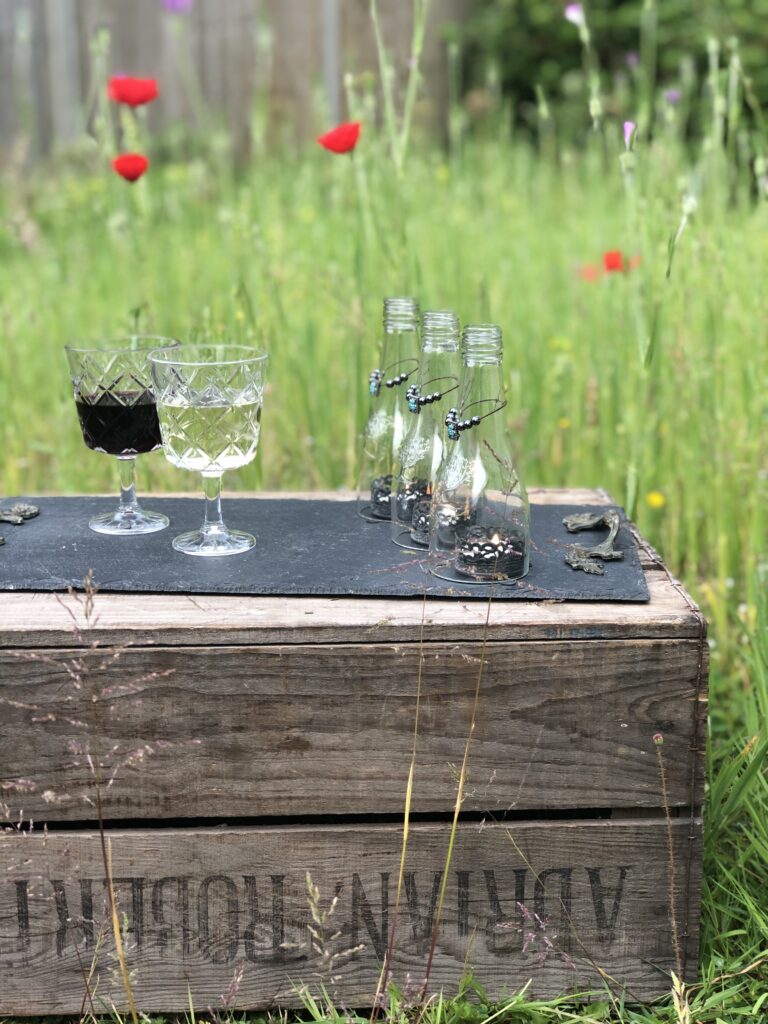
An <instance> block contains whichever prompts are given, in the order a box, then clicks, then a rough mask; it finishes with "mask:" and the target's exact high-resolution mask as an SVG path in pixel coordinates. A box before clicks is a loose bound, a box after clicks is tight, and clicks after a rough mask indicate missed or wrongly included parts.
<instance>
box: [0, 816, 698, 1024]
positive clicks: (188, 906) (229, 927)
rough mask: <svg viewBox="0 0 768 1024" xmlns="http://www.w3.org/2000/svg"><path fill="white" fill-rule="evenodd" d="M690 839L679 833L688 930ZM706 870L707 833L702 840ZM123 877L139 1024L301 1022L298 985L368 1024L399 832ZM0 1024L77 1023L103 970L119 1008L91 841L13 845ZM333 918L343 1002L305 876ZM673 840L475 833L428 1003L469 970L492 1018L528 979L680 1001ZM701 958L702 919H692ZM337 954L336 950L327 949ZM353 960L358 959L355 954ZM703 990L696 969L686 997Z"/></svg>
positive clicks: (1, 905)
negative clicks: (272, 1008)
mask: <svg viewBox="0 0 768 1024" xmlns="http://www.w3.org/2000/svg"><path fill="white" fill-rule="evenodd" d="M688 828H689V823H688V822H681V823H679V822H676V823H675V824H674V825H673V836H674V850H675V858H676V861H677V873H676V876H677V880H678V884H679V890H678V891H677V892H676V894H675V895H676V904H677V908H678V913H679V914H681V913H682V907H683V900H684V883H685V879H684V877H683V876H684V864H685V848H686V844H687V842H688V838H687V836H688ZM695 831H696V836H695V845H696V849H695V858H696V861H697V862H698V858H699V857H700V842H701V834H700V833H701V830H700V825H699V823H697V825H696V830H695ZM448 833H449V826H448V825H439V826H438V825H433V826H417V827H416V828H415V829H414V831H413V833H412V838H411V842H410V847H409V855H408V860H407V868H406V874H405V879H404V886H403V896H402V901H401V906H400V911H399V914H398V918H397V921H398V929H397V940H396V947H395V948H396V952H395V956H394V960H393V963H392V969H393V974H394V977H395V979H396V980H397V981H398V982H399V983H400V984H401V985H402V984H404V983H405V981H406V978H407V976H408V975H410V978H411V979H412V982H413V983H414V984H418V983H420V982H421V980H422V979H423V977H424V972H425V964H426V960H427V955H428V950H429V945H430V936H431V932H432V926H433V923H434V919H435V908H436V901H437V893H438V891H439V887H440V884H441V880H442V870H443V867H444V858H445V850H446V844H447V840H448ZM109 838H110V842H111V846H112V861H113V876H114V879H115V890H116V893H117V897H118V903H119V912H120V914H121V916H122V917H123V918H124V925H125V928H126V931H125V940H126V949H127V961H128V967H129V969H130V971H131V974H132V978H133V985H134V991H135V995H136V1000H137V1003H138V1005H139V1007H140V1008H141V1009H142V1010H145V1011H148V1010H179V1011H182V1010H185V1009H186V1008H187V1007H188V1005H189V993H191V996H192V999H193V1001H194V1003H195V1005H196V1006H197V1007H198V1008H200V1009H206V1008H207V1007H208V1006H211V1005H213V1006H216V1005H219V1004H220V1001H221V996H222V993H224V992H226V991H227V989H228V988H229V986H230V984H231V983H232V979H233V977H234V976H235V974H236V973H240V972H241V971H242V977H241V980H240V983H239V987H238V989H237V996H236V998H235V1002H234V1005H235V1006H238V1007H250V1008H259V1007H265V1006H268V1005H273V1004H275V1003H280V1004H283V1005H296V1004H297V1001H298V998H297V993H296V990H295V987H294V986H295V985H297V984H299V983H306V984H308V985H310V986H314V989H315V990H317V988H318V986H319V984H320V983H321V982H325V984H326V986H327V987H328V988H329V991H331V992H333V994H334V998H335V999H336V1000H337V1001H342V1002H344V1003H345V1004H346V1005H348V1006H369V1005H370V1004H371V1001H372V997H373V993H374V991H375V988H376V982H377V978H378V972H379V963H380V959H381V957H382V956H383V955H384V949H385V946H386V942H387V936H388V934H389V929H390V928H391V926H392V925H393V923H394V920H395V892H396V886H397V872H398V862H399V854H400V841H401V830H400V829H399V828H397V827H381V826H380V827H373V826H357V827H348V828H325V829H323V828H316V829H310V828H293V829H287V828H286V829H246V830H219V831H216V830H202V831H198V832H194V831H174V830H156V831H139V830H132V831H128V832H113V833H111V835H110V837H109ZM0 864H1V865H2V876H1V877H2V882H1V883H0V1013H6V1014H20V1015H32V1014H42V1013H72V1012H77V1011H79V1009H80V1006H81V1003H82V1000H83V994H84V983H83V967H84V965H87V966H88V967H90V965H91V964H92V963H93V964H94V965H95V971H94V976H93V982H92V989H93V990H95V1002H96V1005H97V1007H98V1006H101V1005H105V1006H106V1005H109V1004H111V1001H112V1000H114V1002H115V1003H116V1005H118V1006H121V1007H122V1006H124V1005H125V997H124V994H123V993H122V991H121V987H120V980H119V976H118V972H117V970H116V960H115V956H114V944H113V941H112V939H111V937H110V932H109V928H108V926H107V925H106V923H105V907H106V900H105V881H104V878H105V874H104V868H103V863H102V855H101V850H100V841H99V836H98V834H97V833H90V834H83V833H77V832H71V833H66V834H65V833H59V834H55V833H50V834H49V835H48V836H47V837H46V836H43V835H35V834H32V835H28V836H18V835H9V834H6V835H5V836H3V837H0ZM307 872H309V873H310V874H311V877H312V880H313V882H314V884H316V885H317V886H319V889H320V903H321V905H322V907H325V908H327V906H328V905H329V903H330V901H331V900H332V898H333V896H334V895H337V896H338V906H337V908H336V910H335V913H334V915H333V918H332V919H331V922H330V924H329V927H328V929H327V933H326V935H325V937H324V943H323V945H324V946H325V947H326V949H327V951H328V953H329V954H330V955H331V956H332V957H334V958H335V959H333V961H332V965H333V966H332V973H333V976H334V979H335V980H334V981H333V982H331V981H330V980H329V977H328V972H327V970H326V969H324V968H323V965H322V963H321V957H320V956H319V955H318V953H317V951H313V949H312V947H311V945H310V943H309V936H308V933H307V923H308V919H309V908H308V900H307V888H306V880H305V878H306V873H307ZM667 877H668V868H667V853H666V838H665V825H664V822H663V821H650V820H640V821H624V822H621V823H611V822H601V823H589V822H573V823H541V824H538V825H515V826H513V827H512V828H510V829H507V828H503V827H498V826H486V827H484V828H479V827H476V826H461V827H460V831H459V835H458V838H457V845H456V850H455V855H454V860H453V863H452V865H451V870H450V874H449V878H448V881H447V890H446V893H447V895H446V901H445V904H444V915H443V919H442V927H441V931H440V937H439V940H438V945H437V951H436V956H435V961H434V969H433V972H432V975H431V978H430V988H431V990H433V991H434V990H436V989H438V988H441V987H444V988H445V989H446V991H453V990H455V987H456V985H457V983H458V980H459V977H460V975H461V973H462V967H463V965H464V963H465V962H466V963H468V964H471V965H472V967H473V968H474V970H475V972H476V975H477V977H478V979H479V981H480V982H481V983H482V984H483V985H485V986H487V988H488V989H489V992H490V994H491V996H492V997H493V998H500V997H502V996H503V995H504V993H505V992H510V991H514V990H515V989H517V988H519V987H520V986H522V985H523V984H525V983H526V982H527V981H528V980H529V979H532V988H531V995H535V996H541V997H548V996H553V995H555V994H557V993H560V992H567V991H583V990H584V988H585V987H589V986H592V987H595V988H600V987H601V983H600V977H599V975H598V974H597V972H596V971H595V966H597V967H599V968H600V969H602V970H604V971H606V972H607V974H608V975H610V976H611V977H613V978H614V979H616V981H617V983H618V985H619V986H620V987H622V988H625V989H626V991H627V993H628V997H629V998H630V999H644V1000H645V999H649V998H651V997H654V996H657V995H660V994H662V993H663V992H664V991H666V990H667V989H668V982H667V978H666V976H665V972H668V971H669V970H670V969H674V967H675V957H674V952H673V947H672V940H671V937H670V935H671V929H670V923H669V922H670V917H669V907H668V895H667ZM688 914H689V920H690V922H691V925H690V928H688V929H686V922H685V921H684V920H682V919H679V930H680V932H681V934H685V933H686V931H688V932H689V933H690V935H691V937H690V939H689V949H690V950H691V951H694V947H695V934H694V933H695V931H696V926H695V924H694V922H695V921H696V920H697V918H698V904H697V903H696V902H693V903H691V905H690V906H688ZM336 932H338V933H339V934H338V935H337V936H336V937H335V938H331V934H335V933H336ZM351 950H354V951H355V952H352V953H350V952H349V951H351ZM694 975H695V957H692V958H691V963H690V971H689V972H688V977H689V979H691V978H693V977H694Z"/></svg>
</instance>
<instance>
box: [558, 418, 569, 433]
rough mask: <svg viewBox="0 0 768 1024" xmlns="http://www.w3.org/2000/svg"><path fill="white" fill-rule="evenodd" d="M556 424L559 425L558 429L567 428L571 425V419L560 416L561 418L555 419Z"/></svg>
mask: <svg viewBox="0 0 768 1024" xmlns="http://www.w3.org/2000/svg"><path fill="white" fill-rule="evenodd" d="M557 425H558V427H559V429H560V430H568V428H569V427H570V425H571V421H570V420H569V419H568V417H567V416H562V417H561V418H560V419H559V420H558V421H557Z"/></svg>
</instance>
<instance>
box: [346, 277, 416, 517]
mask: <svg viewBox="0 0 768 1024" xmlns="http://www.w3.org/2000/svg"><path fill="white" fill-rule="evenodd" d="M418 356H419V304H418V302H417V301H416V299H413V298H409V297H402V296H401V297H396V298H390V299H385V300H384V340H383V344H382V352H381V362H380V364H379V367H380V368H377V369H375V370H373V372H372V373H371V375H370V377H369V379H368V392H369V395H370V401H371V406H370V411H369V413H368V420H367V422H366V424H365V430H364V431H363V446H362V457H361V462H360V475H359V478H358V488H357V495H358V504H357V507H358V513H359V515H361V516H362V517H363V518H364V519H366V520H368V521H369V522H381V521H385V520H387V519H389V517H390V495H391V493H392V478H393V474H394V468H395V462H396V460H397V455H398V452H399V451H400V446H401V444H402V443H403V438H404V437H405V429H406V425H407V424H406V417H407V416H408V401H407V399H406V397H405V392H406V390H407V387H408V382H409V381H410V380H412V379H413V378H414V376H415V374H416V371H417V370H418V367H419V358H418Z"/></svg>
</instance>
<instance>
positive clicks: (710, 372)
mask: <svg viewBox="0 0 768 1024" xmlns="http://www.w3.org/2000/svg"><path fill="white" fill-rule="evenodd" d="M374 135H375V133H374V132H373V130H372V129H368V128H366V131H365V133H364V136H363V142H362V143H361V145H360V147H359V148H358V151H357V152H356V154H355V157H354V161H353V160H352V159H351V158H348V157H342V158H339V157H332V156H330V155H329V154H327V153H325V152H323V151H321V150H320V149H319V148H312V149H310V150H308V151H306V152H305V153H304V154H302V155H301V156H300V157H298V156H293V157H291V156H289V155H286V154H283V155H281V156H280V157H277V156H271V155H270V154H269V153H267V152H262V153H261V154H260V155H259V158H258V159H257V160H256V161H254V163H253V165H252V167H251V168H250V169H249V170H248V172H247V173H246V174H245V176H242V177H235V176H233V174H232V173H231V172H230V170H229V169H228V168H227V167H226V166H225V165H224V164H223V163H222V161H221V160H220V159H219V158H217V157H216V156H215V153H214V151H213V150H212V151H211V155H210V156H197V157H195V158H190V160H188V161H186V162H182V161H177V162H174V163H169V164H166V165H164V166H163V165H159V164H158V165H157V166H156V167H153V168H152V170H151V172H150V174H149V176H148V177H147V178H146V179H145V180H144V181H143V182H141V183H139V184H138V185H137V186H135V187H131V186H127V185H126V184H125V183H123V182H122V181H120V180H119V179H117V178H116V177H112V176H111V174H110V172H108V171H102V170H101V169H100V168H99V167H98V166H96V165H95V163H94V161H93V159H92V158H91V157H90V156H89V155H88V154H87V153H83V154H79V155H77V156H76V157H75V158H73V159H71V160H70V161H68V162H67V163H66V165H65V166H64V167H59V168H57V169H55V170H54V169H53V168H44V169H41V170H38V171H36V172H35V173H34V174H32V175H27V176H26V177H24V176H22V175H20V174H18V173H14V172H13V171H11V172H9V173H8V174H7V175H6V177H5V179H4V180H3V182H2V191H1V192H0V269H1V272H2V288H1V289H0V410H2V413H1V415H0V451H2V457H1V458H0V493H6V494H13V493H27V494H34V493H36V492H41V491H54V492H76V491H94V490H113V489H115V487H116V476H115V466H114V464H113V462H112V460H109V459H107V458H105V457H102V456H99V455H96V454H92V453H88V452H86V451H85V449H84V447H83V444H82V440H81V437H80V433H79V429H78V425H77V420H76V416H75V410H74V405H73V402H72V397H71V392H70V388H69V384H68V380H67V371H66V364H65V361H64V356H63V352H62V346H63V345H64V343H65V342H67V341H70V340H73V339H82V338H88V337H93V336H96V335H111V334H116V333H120V332H122V331H125V330H126V329H127V328H129V327H130V326H131V325H132V324H133V323H134V322H135V320H136V318H137V317H138V321H139V324H140V327H141V329H142V330H145V331H147V332H157V333H163V334H169V335H174V336H178V337H180V338H188V337H191V336H192V335H196V334H200V333H205V334H215V335H217V334H220V335H223V336H231V337H235V338H238V339H257V340H259V341H263V342H265V343H266V345H267V346H268V349H269V352H270V360H271V363H270V370H269V378H270V382H269V387H268V392H267V395H266V400H265V413H264V421H263V432H262V443H261V451H260V454H259V459H258V461H257V463H256V464H254V465H253V466H251V467H248V468H247V469H246V470H244V471H242V472H240V473H237V474H232V475H231V477H229V478H227V479H226V481H225V486H226V487H227V488H228V489H229V490H235V489H238V488H253V487H264V488H275V489H281V488H282V489H291V488H302V489H306V488H321V487H325V488H336V487H344V486H349V485H351V484H352V483H353V480H354V468H355V458H356V448H357V437H358V431H359V429H360V427H361V424H362V421H363V419H364V416H365V411H366V378H367V372H368V371H369V370H370V369H371V368H372V367H373V366H374V365H375V364H376V355H377V340H378V335H379V319H380V307H381V299H382V297H383V296H384V295H387V294H397V293H403V292H407V293H413V294H416V295H418V296H419V298H420V299H421V303H422V308H438V307H446V306H447V307H452V308H455V309H456V310H457V311H458V312H459V314H460V316H461V318H462V320H463V321H465V322H468V321H484V320H492V321H495V322H497V323H499V324H501V325H502V327H503V330H504V335H505V352H506V355H505V366H506V375H507V383H508V399H509V405H508V408H507V414H508V421H509V427H510V430H511V431H512V432H513V436H514V439H515V446H516V449H517V452H518V455H519V464H520V468H521V470H522V472H523V476H524V478H525V480H526V482H527V483H528V484H529V485H534V484H535V485H573V486H601V487H605V488H607V489H608V490H610V491H611V492H612V493H613V494H614V495H615V496H616V497H617V498H619V499H624V498H625V497H626V496H628V497H629V499H630V504H632V503H633V496H634V495H636V496H637V504H636V517H637V520H638V523H639V526H640V528H641V530H642V531H643V532H644V533H645V534H646V535H647V536H648V537H649V538H650V539H651V540H652V541H653V542H654V543H655V544H656V545H657V546H658V548H659V549H660V551H661V552H662V553H663V555H664V557H665V558H666V560H667V562H668V564H669V565H670V566H671V567H672V569H673V571H674V572H675V573H677V574H679V575H680V576H681V577H682V578H683V579H684V580H685V582H686V585H687V586H688V587H689V589H691V590H692V591H693V592H694V594H695V595H696V596H697V598H698V599H699V600H700V601H701V602H702V604H703V606H704V609H705V611H706V613H707V615H708V617H709V619H710V621H711V646H712V651H711V654H712V679H711V698H712V700H711V720H710V732H711V735H710V754H709V765H710V785H709V791H708V805H707V833H706V851H705V869H704V875H705V883H704V907H703V933H702V954H701V977H702V982H701V984H700V985H699V986H696V987H695V988H694V989H693V990H692V991H691V992H690V994H689V999H690V1003H691V1007H692V1017H691V1020H695V1021H705V1022H712V1024H715V1022H718V1021H723V1022H727V1024H730V1022H732V1021H733V1022H736V1021H744V1020H750V1021H751V1020H756V1019H759V1015H760V1013H761V1012H763V1011H761V1007H763V1008H765V1006H768V1002H766V999H765V993H766V991H768V961H765V962H764V960H763V958H765V957H768V898H767V897H768V886H767V885H766V881H765V879H766V876H767V873H768V824H767V823H768V779H766V774H765V755H766V714H767V713H768V638H767V631H768V610H767V608H768V606H767V605H766V603H765V602H764V601H763V594H764V592H765V587H766V574H768V543H767V542H766V541H767V538H766V521H765V512H764V509H765V505H766V499H768V493H767V492H768V484H767V483H766V481H767V480H768V429H767V427H768V423H767V420H768V387H767V386H766V384H767V383H768V344H767V343H766V327H767V325H768V290H766V288H765V287H764V280H763V279H764V267H765V251H766V236H767V233H768V206H767V205H766V204H765V202H764V201H762V200H760V199H759V198H757V197H756V196H755V195H754V194H753V192H754V188H755V186H754V182H753V179H752V176H751V174H750V173H749V172H748V170H741V171H740V170H739V169H738V164H737V163H736V162H735V160H734V159H733V158H732V156H733V155H731V157H729V156H728V154H727V153H726V152H725V150H724V149H722V148H721V147H720V145H719V143H718V141H717V138H716V137H715V136H713V138H712V139H710V140H709V141H710V143H711V144H710V146H709V148H708V151H705V152H704V154H703V155H702V156H695V158H694V157H691V155H690V152H689V150H688V149H686V148H685V147H684V146H683V145H682V143H681V142H680V140H679V137H678V136H679V133H677V132H676V131H674V130H673V127H668V128H666V129H662V130H659V131H658V132H657V134H656V136H655V138H654V141H653V143H649V142H648V141H647V140H646V139H644V138H641V139H640V140H639V142H638V145H637V165H638V166H637V172H636V178H635V181H634V185H630V183H628V182H627V181H626V180H625V179H624V178H623V176H622V172H621V169H620V162H619V156H620V148H621V147H620V145H619V128H618V127H617V126H613V127H609V128H608V129H607V130H606V131H604V132H601V133H599V134H598V135H595V136H593V137H591V139H590V140H589V142H588V144H587V146H586V147H585V149H584V150H583V151H581V152H575V151H574V152H571V151H567V152H561V153H560V154H559V158H558V160H557V162H555V161H554V160H553V159H552V158H550V157H548V156H546V155H542V154H541V153H538V152H537V151H536V149H535V148H534V147H533V146H532V145H531V144H530V143H529V142H527V141H526V140H523V139H514V138H512V139H510V138H508V137H506V136H505V135H504V134H503V133H500V132H493V133H489V137H487V138H483V137H482V136H480V137H478V138H476V139H475V140H474V141H472V142H466V143H465V144H464V146H463V147H462V148H461V149H460V150H458V151H456V152H454V155H453V156H451V157H447V156H446V155H445V153H444V152H442V151H440V150H438V149H436V148H423V149H420V150H418V151H417V152H415V153H411V154H410V156H409V158H408V161H407V164H406V169H405V174H404V176H403V178H402V180H401V181H400V180H397V178H396V176H395V175H394V173H393V171H392V167H391V162H390V161H389V159H388V157H387V154H386V151H385V147H384V145H383V143H382V142H381V141H380V140H378V139H376V138H375V137H374ZM713 140H714V141H713ZM362 186H367V192H368V195H369V196H370V201H368V202H365V201H363V202H362V203H361V202H360V196H364V195H365V192H364V191H359V189H360V188H361V187H362ZM628 186H629V187H628ZM688 192H692V193H694V194H695V195H696V197H697V199H698V210H697V211H696V213H695V214H694V215H693V217H692V219H691V222H690V223H689V224H688V225H687V227H686V229H685V231H684V233H683V234H682V236H681V238H680V240H679V242H678V244H677V247H676V251H675V256H674V264H673V268H672V273H671V277H670V278H669V280H667V279H666V276H665V275H666V270H667V265H668V250H667V246H668V240H669V237H670V236H671V235H672V234H673V232H674V231H675V230H676V228H677V226H678V224H679V222H680V218H681V202H682V198H683V195H684V194H686V193H688ZM608 249H622V250H623V251H624V252H625V253H626V254H627V255H630V256H639V257H640V258H641V263H640V265H639V266H638V267H636V268H634V269H633V270H631V271H630V272H628V273H626V274H610V275H607V276H604V277H602V278H601V279H600V280H598V281H594V282H590V281H585V280H583V279H582V277H581V276H580V274H579V268H580V267H581V266H582V265H584V264H587V263H592V264H598V263H600V261H601V257H602V253H603V252H604V251H605V250H608ZM653 324H655V325H656V327H655V329H654V330H653V331H652V330H651V325H653ZM651 334H652V335H653V339H654V348H653V353H652V358H651V359H650V360H649V362H648V365H647V366H644V364H643V361H642V359H641V357H640V356H641V354H642V353H644V352H645V350H646V346H647V343H648V339H649V337H650V336H651ZM629 467H633V470H632V472H631V473H628V469H629ZM139 481H140V487H141V489H142V490H143V491H144V492H147V491H150V490H152V491H161V490H169V489H173V490H179V489H194V488H196V487H197V485H198V482H197V481H196V480H195V479H193V478H192V477H189V476H185V475H183V474H181V473H179V472H178V471H176V470H174V469H173V468H172V467H170V465H168V464H166V463H165V462H164V460H163V458H162V456H161V455H160V454H158V455H153V456H148V457H145V458H143V459H141V460H140V463H139ZM651 492H658V494H654V495H652V497H651V498H650V499H649V498H648V495H650V494H651ZM659 495H661V498H659ZM659 506H661V507H659ZM393 998H394V1000H395V1005H394V1006H393V1009H392V1012H391V1014H390V1015H391V1017H392V1019H393V1020H394V1019H399V1017H400V1016H403V1015H405V1010H404V1009H403V1008H402V1007H401V1006H399V1005H398V1004H397V996H394V997H393ZM473 998H474V1000H475V1002H474V1003H473V1002H471V1001H467V1000H465V999H459V1000H452V1001H446V1002H436V1003H434V1004H431V1005H430V1007H429V1008H428V1010H427V1011H426V1013H425V1020H426V1021H430V1022H434V1024H475V1022H479V1021H481V1020H483V1019H484V1018H485V1017H486V1016H487V1015H488V1014H490V1013H491V1009H490V1008H488V1007H486V1006H485V1005H484V1003H483V997H482V994H481V993H480V994H478V993H475V995H474V997H473ZM307 1012H308V1014H309V1015H310V1016H313V1015H316V1016H318V1017H319V1018H323V1019H325V1018H326V1017H331V1016H333V1013H332V1011H331V1010H329V1009H328V1008H322V1007H321V1006H319V1005H318V1006H316V1008H315V1010H313V1009H312V1007H308V1011H307ZM499 1019H500V1020H501V1019H505V1020H508V1021H521V1022H522V1021H526V1022H531V1024H536V1022H539V1021H572V1020H581V1021H603V1020H608V1019H615V1020H622V1021H627V1022H651V1021H658V1022H662V1021H676V1020H684V1017H682V1016H680V1015H679V1014H678V1013H677V1012H676V1011H675V1010H674V1008H673V1006H672V1004H671V1002H670V1003H668V1004H665V1005H663V1006H661V1007H659V1008H656V1009H646V1010H637V1009H634V1010H633V1009H631V1008H626V1007H622V1006H617V1005H615V1004H614V1003H613V1002H612V1001H611V1000H610V998H608V997H607V996H605V997H601V998H600V999H599V1000H598V1001H596V1002H595V1003H594V1004H593V1005H592V1006H591V1007H590V1006H588V1007H582V1008H578V1007H570V1006H568V1005H567V1004H565V1003H563V1002H559V1003H558V1002H552V1003H546V1004H545V1003H537V1002H530V1001H528V1000H527V999H526V997H525V995H523V996H521V997H520V998H519V999H518V1000H516V1001H515V1003H514V1005H513V1006H510V1008H509V1009H508V1011H506V1012H505V1013H504V1014H503V1015H502V1016H501V1017H500V1018H499Z"/></svg>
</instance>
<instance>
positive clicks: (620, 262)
mask: <svg viewBox="0 0 768 1024" xmlns="http://www.w3.org/2000/svg"><path fill="white" fill-rule="evenodd" d="M603 266H604V267H605V269H606V272H607V273H609V274H611V273H615V272H617V271H622V270H624V256H623V254H622V252H621V251H620V250H619V249H611V250H610V252H604V253H603Z"/></svg>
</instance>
